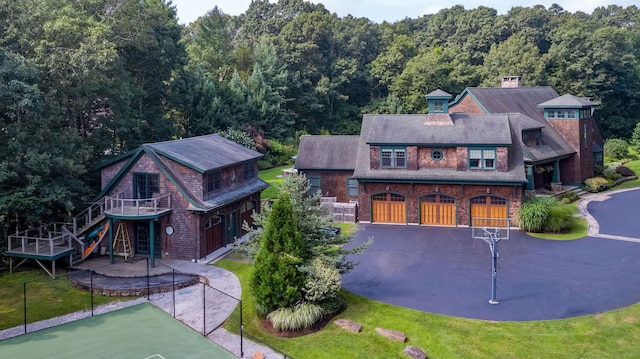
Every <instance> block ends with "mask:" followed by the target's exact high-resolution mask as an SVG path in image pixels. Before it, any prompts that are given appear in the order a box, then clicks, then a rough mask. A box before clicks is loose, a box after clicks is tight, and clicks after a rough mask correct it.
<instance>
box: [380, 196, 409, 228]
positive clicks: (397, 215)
mask: <svg viewBox="0 0 640 359" xmlns="http://www.w3.org/2000/svg"><path fill="white" fill-rule="evenodd" d="M371 222H383V223H407V204H406V199H405V197H404V196H403V195H400V194H395V193H379V194H375V195H373V196H371Z"/></svg>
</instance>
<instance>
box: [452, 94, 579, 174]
mask: <svg viewBox="0 0 640 359" xmlns="http://www.w3.org/2000/svg"><path fill="white" fill-rule="evenodd" d="M464 96H471V97H472V98H473V99H474V100H475V102H476V103H477V104H478V105H479V106H480V107H481V108H482V109H483V110H484V111H485V113H487V114H498V113H509V114H510V116H511V119H512V124H514V125H515V124H517V128H518V131H519V132H521V131H522V130H529V129H535V128H540V129H541V133H542V140H543V142H544V144H543V145H539V146H535V147H526V146H525V145H524V144H522V149H523V151H525V154H524V159H525V160H526V161H527V162H529V161H530V162H543V161H548V160H551V159H554V158H561V157H565V156H567V155H570V154H572V153H575V150H574V149H573V148H572V147H571V145H570V144H569V143H568V142H567V140H566V139H565V138H564V137H563V136H562V135H561V134H560V133H558V131H557V130H556V129H555V128H554V127H553V126H551V124H550V123H549V122H548V121H547V120H546V119H545V118H544V109H542V108H540V106H538V105H539V104H542V103H545V102H550V101H554V100H556V99H558V98H560V97H563V96H559V95H558V93H557V92H556V91H555V90H554V89H553V88H551V87H550V86H538V87H508V88H503V87H489V88H483V87H468V88H466V89H465V90H464V91H463V92H462V94H460V96H458V97H457V98H456V99H455V100H454V101H453V102H452V103H451V104H450V105H449V106H450V107H451V106H454V105H453V104H454V103H458V102H459V101H460V100H461V99H462V98H463V97H464ZM565 96H567V95H565ZM568 96H571V95H568ZM573 97H575V96H573ZM566 99H567V97H565V100H562V102H566V101H567V100H566ZM532 121H535V122H537V123H538V124H539V126H536V125H535V124H534V123H532ZM519 137H520V136H519Z"/></svg>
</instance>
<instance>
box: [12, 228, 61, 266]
mask: <svg viewBox="0 0 640 359" xmlns="http://www.w3.org/2000/svg"><path fill="white" fill-rule="evenodd" d="M66 228H67V227H66V226H65V225H64V224H59V223H54V224H52V225H50V226H46V227H41V228H38V229H35V230H27V231H23V232H21V233H18V234H16V235H10V236H9V237H8V248H7V252H6V253H7V255H8V256H12V257H22V258H39V259H46V260H55V259H58V258H60V257H62V256H65V255H67V254H69V253H70V252H71V251H73V249H74V248H73V238H72V236H73V234H72V233H71V232H70V231H69V230H67V229H66Z"/></svg>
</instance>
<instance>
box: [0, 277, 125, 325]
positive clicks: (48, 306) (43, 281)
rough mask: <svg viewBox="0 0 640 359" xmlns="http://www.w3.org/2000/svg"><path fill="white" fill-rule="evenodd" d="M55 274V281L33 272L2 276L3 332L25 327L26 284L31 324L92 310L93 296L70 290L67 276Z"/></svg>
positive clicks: (105, 299) (97, 299)
mask: <svg viewBox="0 0 640 359" xmlns="http://www.w3.org/2000/svg"><path fill="white" fill-rule="evenodd" d="M56 274H58V275H57V277H56V279H51V278H50V277H49V276H47V275H46V274H45V273H44V272H43V271H41V270H36V269H34V270H26V271H21V272H17V273H14V274H9V273H4V274H2V275H0V330H2V329H7V328H11V327H15V326H18V325H22V324H24V305H23V297H24V295H23V293H24V286H23V283H26V294H27V322H28V323H33V322H37V321H40V320H44V319H49V318H53V317H57V316H61V315H65V314H69V313H73V312H76V311H80V310H86V309H91V295H90V293H89V292H86V291H82V290H78V289H75V288H73V287H71V285H70V284H69V281H68V280H67V276H66V273H64V272H61V271H58V273H56ZM93 299H94V305H96V306H97V305H100V304H106V303H110V302H113V301H116V300H122V298H114V297H104V296H98V295H95V296H94V297H93ZM127 299H128V298H127Z"/></svg>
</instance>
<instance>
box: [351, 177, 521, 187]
mask: <svg viewBox="0 0 640 359" xmlns="http://www.w3.org/2000/svg"><path fill="white" fill-rule="evenodd" d="M354 178H355V177H354ZM357 179H358V182H362V183H404V184H414V183H419V184H423V183H424V184H457V185H465V184H468V185H480V186H512V185H513V186H517V185H522V184H523V183H527V181H526V180H524V181H522V182H513V181H506V182H498V181H493V182H492V181H457V180H423V179H394V178H361V177H359V178H357Z"/></svg>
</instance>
